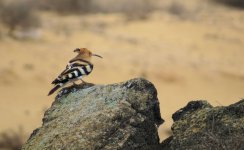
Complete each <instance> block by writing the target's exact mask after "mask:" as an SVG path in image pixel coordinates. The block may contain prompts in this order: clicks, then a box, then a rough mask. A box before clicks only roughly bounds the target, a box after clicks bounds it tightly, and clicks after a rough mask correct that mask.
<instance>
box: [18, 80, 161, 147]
mask: <svg viewBox="0 0 244 150" xmlns="http://www.w3.org/2000/svg"><path fill="white" fill-rule="evenodd" d="M161 123H163V120H162V119H161V117H160V111H159V102H158V99H157V91H156V89H155V87H154V86H153V84H151V83H150V82H148V81H147V80H144V79H133V80H130V81H127V82H124V83H119V84H112V85H92V84H86V85H83V86H75V87H74V86H73V87H69V88H65V89H63V90H61V91H60V92H59V94H58V96H57V97H56V99H55V101H54V102H53V104H52V106H51V108H49V109H48V110H47V111H46V112H45V115H44V118H43V124H42V126H41V127H40V128H38V129H36V130H35V131H33V133H32V135H31V137H30V138H29V140H28V141H27V143H26V144H25V145H24V146H23V147H22V149H23V150H33V149H35V150H50V149H113V150H114V149H126V150H127V149H142V148H147V149H151V148H155V147H158V145H159V138H158V133H157V127H156V126H158V125H160V124H161Z"/></svg>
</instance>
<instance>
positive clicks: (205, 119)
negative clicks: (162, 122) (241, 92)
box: [162, 100, 244, 150]
mask: <svg viewBox="0 0 244 150" xmlns="http://www.w3.org/2000/svg"><path fill="white" fill-rule="evenodd" d="M172 118H173V120H174V124H173V126H172V132H173V136H171V137H169V138H168V139H166V140H165V141H164V142H163V143H162V149H172V150H175V149H177V150H185V149H196V150H199V149H201V150H202V149H212V150H219V149H221V150H222V149H226V150H243V149H244V100H241V101H239V102H238V103H235V104H232V105H230V106H227V107H212V106H211V105H210V104H208V103H207V102H206V101H191V102H189V103H188V104H187V106H185V107H184V108H182V109H180V110H178V111H177V112H176V113H174V114H173V116H172Z"/></svg>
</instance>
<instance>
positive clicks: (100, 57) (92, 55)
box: [92, 54, 103, 58]
mask: <svg viewBox="0 0 244 150" xmlns="http://www.w3.org/2000/svg"><path fill="white" fill-rule="evenodd" d="M92 56H96V57H99V58H103V57H102V56H100V55H97V54H92Z"/></svg>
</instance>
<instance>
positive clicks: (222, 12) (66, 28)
mask: <svg viewBox="0 0 244 150" xmlns="http://www.w3.org/2000/svg"><path fill="white" fill-rule="evenodd" d="M199 10H200V11H197V12H196V13H192V12H191V15H189V12H190V11H192V10H191V9H189V10H185V12H186V13H185V14H184V15H177V14H170V13H169V12H168V11H161V12H155V13H154V14H152V16H151V17H150V18H149V19H148V20H138V21H130V22H127V21H125V19H124V18H123V17H121V15H116V14H106V15H105V14H95V15H87V16H82V17H81V16H58V15H55V14H51V13H42V22H43V25H42V27H41V28H40V29H39V31H38V32H39V33H40V36H39V37H38V39H36V40H14V39H11V38H7V37H4V38H2V39H1V40H0V56H1V59H0V117H1V123H0V132H2V131H5V130H16V129H17V128H18V127H19V126H22V127H23V128H24V130H25V132H26V133H27V134H29V133H31V132H32V130H33V129H35V128H37V127H39V126H40V125H41V118H42V117H43V112H44V111H45V110H46V109H47V108H48V107H50V105H51V103H52V102H53V99H54V96H55V94H54V95H52V96H50V97H48V96H47V93H48V91H49V90H50V89H51V87H52V86H51V84H50V82H51V81H52V80H53V79H54V78H55V77H56V76H57V75H58V74H59V73H60V72H61V71H62V70H63V69H64V66H65V65H66V63H67V61H68V60H69V59H70V58H72V57H74V55H75V54H74V53H73V52H72V50H73V49H74V48H76V47H87V48H89V49H91V50H93V52H94V53H97V54H100V55H102V56H103V57H104V59H98V58H96V59H94V61H93V62H94V64H95V68H94V71H93V73H92V74H91V75H90V76H89V77H87V78H86V79H85V80H86V81H87V82H93V83H96V84H109V83H116V82H122V81H125V80H128V79H131V78H135V77H144V78H146V79H148V80H150V81H151V82H152V83H154V85H155V86H156V88H157V90H158V98H159V100H160V108H161V115H162V118H164V119H165V120H166V122H165V123H164V124H163V125H162V126H161V127H160V128H159V134H160V137H161V139H164V138H166V137H167V136H168V135H169V134H170V126H171V124H172V120H171V115H172V114H173V113H174V112H175V111H176V110H178V109H179V108H181V107H183V106H185V105H186V104H187V102H188V101H190V100H199V99H201V100H202V99H204V100H205V99H206V100H208V101H209V102H210V103H211V104H212V105H214V106H217V105H229V104H231V103H234V102H236V101H238V100H240V99H241V98H243V97H244V92H243V89H244V65H243V64H244V59H243V56H244V49H243V48H244V26H243V24H244V12H243V11H241V10H234V9H229V8H225V7H218V8H215V9H211V7H203V8H201V9H199ZM193 14H194V15H193Z"/></svg>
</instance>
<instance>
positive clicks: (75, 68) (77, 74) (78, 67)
mask: <svg viewBox="0 0 244 150" xmlns="http://www.w3.org/2000/svg"><path fill="white" fill-rule="evenodd" d="M92 70H93V65H92V64H87V65H84V64H79V63H74V64H68V65H67V66H66V69H65V70H64V71H63V72H62V73H61V74H60V75H59V76H58V77H57V78H56V79H55V80H54V81H53V82H52V84H60V83H61V84H65V83H67V82H69V81H71V80H73V79H76V78H81V77H82V76H86V75H89V74H90V73H91V72H92Z"/></svg>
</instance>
